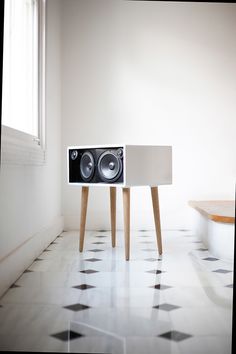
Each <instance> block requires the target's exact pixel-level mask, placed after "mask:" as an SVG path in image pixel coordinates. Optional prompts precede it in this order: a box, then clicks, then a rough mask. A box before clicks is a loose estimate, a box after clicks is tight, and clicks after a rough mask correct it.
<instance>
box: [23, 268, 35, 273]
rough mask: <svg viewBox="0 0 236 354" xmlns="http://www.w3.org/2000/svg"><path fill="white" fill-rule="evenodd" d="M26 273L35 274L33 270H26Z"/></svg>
mask: <svg viewBox="0 0 236 354" xmlns="http://www.w3.org/2000/svg"><path fill="white" fill-rule="evenodd" d="M24 273H33V270H30V269H26V270H25V271H24Z"/></svg>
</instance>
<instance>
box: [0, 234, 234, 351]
mask: <svg viewBox="0 0 236 354" xmlns="http://www.w3.org/2000/svg"><path fill="white" fill-rule="evenodd" d="M78 238H79V236H78V232H64V233H62V235H60V236H59V237H58V238H57V239H56V240H55V241H54V242H53V243H52V244H51V245H50V246H49V247H48V248H47V249H46V250H45V251H44V252H43V253H42V254H41V255H40V257H39V258H37V259H36V260H35V262H34V263H33V264H32V265H31V266H30V267H29V268H28V269H27V270H26V271H25V272H24V274H22V276H21V277H20V278H19V279H18V280H17V281H16V283H15V284H13V285H12V287H11V288H10V289H9V290H8V291H7V293H6V294H5V295H4V296H3V297H2V298H1V299H0V350H17V351H55V352H77V353H119V354H122V353H125V354H129V353H132V354H133V353H136V354H139V353H140V354H143V353H145V354H148V353H150V354H151V353H160V354H165V353H170V354H172V353H173V354H185V353H186V354H189V353H191V354H197V353H199V354H200V353H201V354H202V353H207V354H211V353H212V354H213V353H214V354H230V353H231V334H232V333H231V332H232V296H233V288H232V282H233V272H232V270H233V268H232V267H233V265H232V264H231V263H226V262H223V261H221V260H218V259H217V258H215V257H213V256H212V255H211V254H209V252H208V250H207V249H205V248H204V246H203V245H202V244H201V242H200V241H199V240H197V239H196V237H195V236H194V235H192V234H191V232H190V231H187V230H181V231H164V232H163V246H164V254H163V256H162V258H160V257H158V255H157V251H156V242H155V233H154V232H153V231H145V230H141V231H136V232H131V259H130V261H129V262H127V261H125V258H124V247H123V233H122V232H117V246H116V248H114V249H112V247H111V233H110V231H104V230H101V231H96V232H87V233H86V238H85V251H84V252H83V253H82V254H80V253H79V252H78Z"/></svg>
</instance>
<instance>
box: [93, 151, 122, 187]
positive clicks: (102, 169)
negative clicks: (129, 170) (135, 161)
mask: <svg viewBox="0 0 236 354" xmlns="http://www.w3.org/2000/svg"><path fill="white" fill-rule="evenodd" d="M98 172H99V176H100V178H101V180H102V181H105V182H114V181H116V180H117V179H118V178H119V177H120V175H121V173H122V162H121V159H120V158H119V156H117V155H116V154H114V153H113V152H111V151H105V152H104V153H103V154H102V155H101V156H100V157H99V160H98Z"/></svg>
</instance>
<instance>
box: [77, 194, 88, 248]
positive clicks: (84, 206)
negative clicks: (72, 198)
mask: <svg viewBox="0 0 236 354" xmlns="http://www.w3.org/2000/svg"><path fill="white" fill-rule="evenodd" d="M88 193H89V187H82V194H81V211H80V239H79V250H80V252H82V251H83V247H84V233H85V223H86V214H87V205H88Z"/></svg>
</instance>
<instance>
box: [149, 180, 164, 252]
mask: <svg viewBox="0 0 236 354" xmlns="http://www.w3.org/2000/svg"><path fill="white" fill-rule="evenodd" d="M151 193H152V206H153V214H154V220H155V227H156V237H157V246H158V251H159V254H160V255H161V254H162V241H161V220H160V208H159V197H158V187H151Z"/></svg>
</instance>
